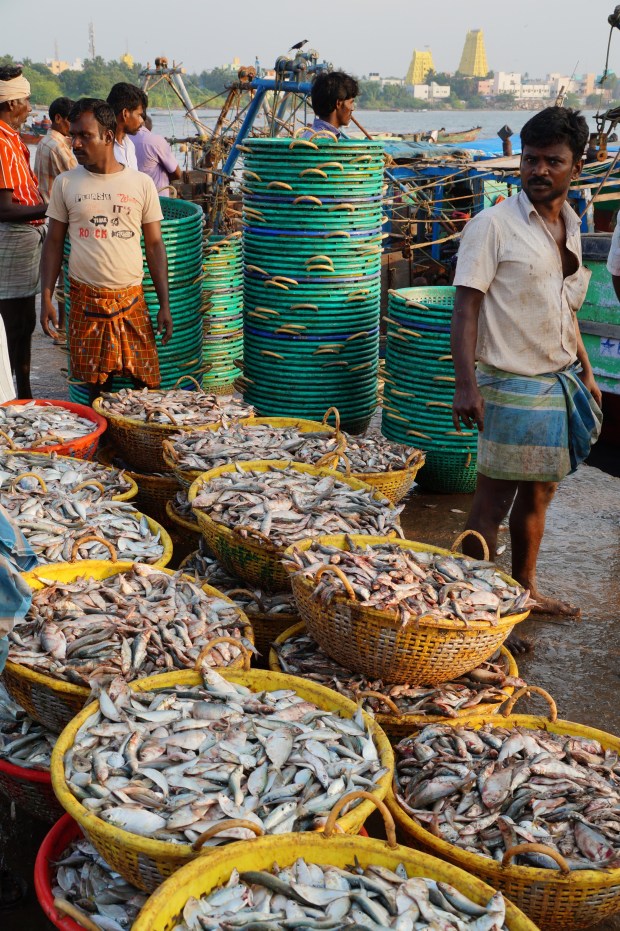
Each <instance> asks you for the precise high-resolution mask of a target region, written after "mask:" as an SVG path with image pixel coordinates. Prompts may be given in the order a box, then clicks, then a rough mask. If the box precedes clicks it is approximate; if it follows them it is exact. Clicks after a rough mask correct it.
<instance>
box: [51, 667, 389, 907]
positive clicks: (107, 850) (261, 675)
mask: <svg viewBox="0 0 620 931" xmlns="http://www.w3.org/2000/svg"><path fill="white" fill-rule="evenodd" d="M221 674H222V675H223V676H224V678H225V679H227V680H228V681H230V682H234V683H238V684H240V685H245V686H247V687H248V688H249V689H251V691H253V692H262V691H266V692H273V691H277V690H278V689H293V690H294V691H295V692H296V693H297V694H298V695H299V696H300V697H301V698H303V699H304V700H305V701H309V702H313V703H314V704H315V705H317V706H318V707H319V708H322V709H324V710H326V711H332V712H335V713H338V714H339V715H340V716H341V717H345V718H351V717H353V715H354V714H355V713H356V711H357V706H356V705H355V703H354V702H351V701H349V700H348V699H346V698H342V697H341V696H340V695H337V694H336V693H335V692H332V691H331V689H325V688H323V687H322V686H319V685H315V684H313V683H309V682H305V681H304V680H303V679H298V678H295V677H294V676H285V675H283V674H282V673H274V672H264V671H262V670H251V671H249V670H244V671H241V672H237V671H234V672H233V671H229V670H225V671H223V672H221ZM201 681H202V680H201V677H200V675H199V674H198V673H197V672H172V673H165V674H164V675H161V676H152V677H150V678H147V679H140V680H138V681H136V682H132V683H131V684H130V685H131V688H132V689H133V690H134V691H136V692H148V691H157V690H158V689H163V688H170V687H172V686H176V685H180V686H184V687H187V686H193V685H199V684H200V683H201ZM97 710H98V703H97V702H93V703H92V704H90V705H88V707H87V708H84V709H83V711H81V712H80V713H79V714H78V715H77V717H75V718H74V719H73V721H71V722H70V724H68V725H67V727H66V728H65V729H64V731H63V732H62V734H61V735H60V737H59V738H58V742H57V743H56V746H55V747H54V751H53V753H52V765H51V773H52V786H53V788H54V792H55V793H56V796H57V798H58V800H59V802H60V804H61V805H62V807H63V808H64V809H65V811H68V812H69V814H70V815H71V816H72V817H73V818H74V819H75V820H76V821H77V822H78V824H79V825H80V827H81V828H82V830H83V832H84V834H85V835H86V837H87V838H88V840H90V842H91V844H92V845H93V846H94V847H95V848H96V849H97V850H98V851H99V853H100V854H101V856H102V857H103V858H104V859H105V860H106V862H107V863H108V864H109V866H111V867H112V869H113V870H116V871H117V872H118V873H120V874H121V876H123V877H124V878H125V879H126V880H127V881H128V882H130V883H132V884H133V885H134V886H137V887H138V888H139V889H142V890H144V891H146V892H153V891H154V890H155V889H156V888H157V887H158V886H159V885H160V884H161V883H162V882H163V881H164V880H165V879H167V877H168V876H171V875H172V873H174V872H175V871H176V870H178V869H179V867H181V866H184V865H185V863H187V862H188V861H189V860H192V859H193V858H194V857H196V856H197V855H198V853H199V848H198V849H194V846H195V845H194V846H192V845H190V844H175V843H172V842H166V841H159V840H152V839H151V838H148V837H140V836H138V835H137V834H130V833H129V832H128V831H124V830H122V829H119V828H115V827H113V826H112V825H110V824H108V823H107V822H105V821H103V819H101V818H98V817H97V816H96V815H95V814H93V813H92V812H89V811H88V810H87V809H86V808H84V806H83V805H82V804H81V803H80V802H79V801H78V800H77V798H76V797H75V796H74V795H73V794H72V793H71V792H70V791H69V789H68V787H67V782H66V780H65V772H64V758H65V754H66V753H67V752H68V751H69V750H70V749H71V747H72V746H73V743H74V740H75V735H76V734H77V732H78V730H79V729H80V727H81V726H82V724H83V723H84V722H85V721H86V720H87V719H88V718H89V717H91V715H93V714H94V713H95V712H96V711H97ZM364 719H365V721H366V724H367V726H368V728H369V731H370V733H371V734H372V736H373V739H374V741H375V744H376V746H377V751H378V754H379V759H380V762H381V766H383V767H386V769H387V770H388V772H387V773H386V774H385V775H384V776H383V777H382V778H381V780H380V781H379V783H378V784H377V786H376V788H375V789H374V790H373V792H372V795H373V796H374V797H375V798H378V799H383V798H384V796H385V794H386V792H387V791H388V788H389V786H390V783H391V780H392V774H393V771H394V754H393V753H392V748H391V746H390V743H389V741H388V739H387V737H386V736H385V734H384V733H383V731H382V730H381V729H380V728H379V726H378V725H377V724H376V723H375V721H373V719H372V718H370V717H369V716H368V715H365V716H364ZM372 807H373V805H372V802H370V801H369V800H365V801H363V802H362V803H361V804H360V805H358V806H357V807H355V808H354V809H352V810H351V811H349V812H347V814H346V815H343V816H342V817H341V818H339V819H338V821H337V824H338V825H339V827H340V829H341V830H342V831H344V832H345V833H347V834H356V833H357V832H358V831H359V829H360V828H361V827H362V825H363V824H364V821H365V820H366V819H367V818H368V816H369V815H370V812H371V811H372ZM250 823H251V822H248V823H246V822H244V823H243V825H244V826H248V824H250ZM235 824H237V822H235ZM230 826H231V824H230V822H227V821H226V822H223V823H222V825H221V828H222V829H224V828H226V827H230ZM254 828H256V825H254ZM204 840H206V837H205V838H204ZM266 841H267V842H268V843H269V844H270V846H271V849H272V851H273V850H274V849H277V848H278V847H279V842H280V838H279V837H278V838H275V837H268V838H266ZM211 856H212V852H211V851H209V852H205V853H203V854H202V855H201V863H202V866H203V868H204V867H206V865H207V863H208V862H209V859H210V857H211Z"/></svg>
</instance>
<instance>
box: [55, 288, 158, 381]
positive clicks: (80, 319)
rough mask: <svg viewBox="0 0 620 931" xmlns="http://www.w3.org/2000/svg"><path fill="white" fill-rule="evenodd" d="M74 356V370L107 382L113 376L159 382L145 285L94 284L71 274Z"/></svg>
mask: <svg viewBox="0 0 620 931" xmlns="http://www.w3.org/2000/svg"><path fill="white" fill-rule="evenodd" d="M70 300H71V306H70V312H69V355H70V357H71V374H72V376H73V377H74V378H76V379H79V380H80V381H85V382H89V383H91V384H103V382H105V381H106V380H107V378H108V376H110V375H125V376H128V377H131V378H136V379H138V380H139V381H141V382H144V384H145V385H147V387H149V388H157V387H158V386H159V383H160V375H159V359H158V356H157V345H156V343H155V333H154V331H153V324H152V323H151V318H150V317H149V312H148V307H147V306H146V301H145V300H144V292H143V290H142V286H141V285H134V286H133V287H131V288H119V289H108V288H94V287H91V286H90V285H87V284H82V282H80V281H76V280H75V279H73V278H71V291H70Z"/></svg>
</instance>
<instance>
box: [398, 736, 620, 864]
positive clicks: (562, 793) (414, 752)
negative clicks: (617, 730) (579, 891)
mask: <svg viewBox="0 0 620 931" xmlns="http://www.w3.org/2000/svg"><path fill="white" fill-rule="evenodd" d="M396 752H397V760H398V762H397V766H396V777H395V782H394V785H395V791H396V794H397V798H398V801H399V803H400V805H401V806H402V808H403V809H404V810H405V811H406V812H407V813H408V814H410V815H411V816H412V817H413V818H415V820H416V821H418V822H419V823H420V824H422V825H423V826H424V827H427V828H428V829H429V830H431V831H432V832H433V833H434V834H436V835H437V836H439V837H442V838H443V840H446V841H448V843H450V844H456V845H457V846H458V847H462V848H464V849H465V850H468V851H470V852H472V853H477V854H481V855H482V856H485V857H492V858H494V859H496V860H501V859H502V856H503V854H504V853H505V851H506V850H508V849H509V848H510V847H514V846H515V845H517V844H523V843H536V844H544V845H545V846H547V847H551V848H552V849H554V850H556V851H557V852H558V853H560V854H561V855H562V856H563V857H564V858H565V859H566V861H567V863H568V865H569V867H570V868H571V869H572V870H590V869H606V868H609V867H613V868H615V869H617V868H620V761H619V759H618V753H617V751H615V750H613V751H611V750H604V749H603V748H602V747H601V745H600V744H599V743H598V741H596V740H593V739H589V738H585V737H570V736H566V735H562V734H552V733H548V732H547V731H542V730H541V731H536V730H529V729H526V728H521V727H501V726H498V727H493V726H492V725H491V724H486V725H485V726H484V727H482V728H480V730H474V729H473V728H468V727H467V725H466V723H464V724H463V725H462V726H461V727H458V728H455V727H451V726H447V725H446V726H439V725H432V724H429V725H428V726H427V727H425V728H424V729H423V730H421V731H419V732H418V733H417V734H416V735H415V736H413V737H408V738H406V739H405V740H402V741H401V742H400V744H398V746H397V747H396ZM514 862H515V863H517V864H518V863H521V864H523V865H527V866H535V867H539V868H541V869H554V870H557V869H558V866H557V864H556V863H555V861H554V860H552V859H551V858H550V857H548V856H545V855H544V854H543V853H533V852H532V853H525V854H523V855H522V856H520V857H517V858H516V860H515V861H514Z"/></svg>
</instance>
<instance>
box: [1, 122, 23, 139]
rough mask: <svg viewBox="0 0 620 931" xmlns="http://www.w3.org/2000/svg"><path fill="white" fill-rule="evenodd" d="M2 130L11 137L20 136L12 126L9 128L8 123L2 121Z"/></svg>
mask: <svg viewBox="0 0 620 931" xmlns="http://www.w3.org/2000/svg"><path fill="white" fill-rule="evenodd" d="M0 129H2V130H4V131H5V132H7V133H8V134H9V135H10V136H19V133H18V131H17V130H16V129H13V127H12V126H9V124H8V123H5V122H4V120H0Z"/></svg>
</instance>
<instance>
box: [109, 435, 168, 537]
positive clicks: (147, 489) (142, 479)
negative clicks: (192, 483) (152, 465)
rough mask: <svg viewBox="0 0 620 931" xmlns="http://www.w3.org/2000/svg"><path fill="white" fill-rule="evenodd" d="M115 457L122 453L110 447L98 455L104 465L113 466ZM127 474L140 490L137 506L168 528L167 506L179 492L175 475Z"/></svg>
mask: <svg viewBox="0 0 620 931" xmlns="http://www.w3.org/2000/svg"><path fill="white" fill-rule="evenodd" d="M115 456H119V457H120V453H119V452H118V451H117V450H112V449H111V448H110V447H104V449H102V450H100V451H99V453H98V454H97V458H98V459H99V461H100V462H102V463H104V465H109V464H111V463H112V461H113V460H114V458H115ZM125 474H126V475H128V476H129V477H130V478H131V479H133V481H134V482H135V483H136V486H137V488H138V494H137V497H136V500H135V504H136V505H137V506H138V507H139V508H140V509H141V510H142V511H144V512H145V513H146V514H148V515H149V516H150V517H152V518H153V519H154V520H156V521H158V523H160V524H162V525H163V526H166V525H167V523H168V515H167V513H166V505H167V503H168V502H169V501H170V500H171V499H172V498H174V496H175V495H176V493H177V491H178V490H179V483H178V482H177V480H176V478H175V477H174V475H171V474H170V475H157V474H151V473H149V472H134V471H130V470H129V469H127V470H126V472H125Z"/></svg>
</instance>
